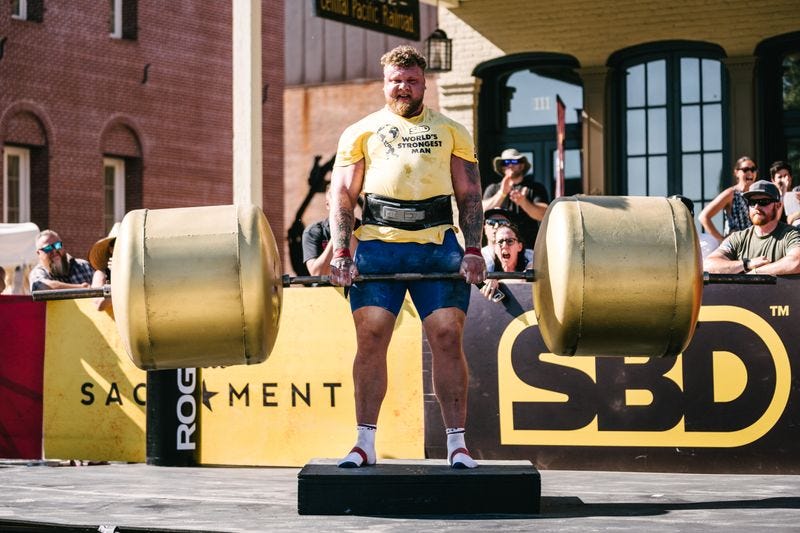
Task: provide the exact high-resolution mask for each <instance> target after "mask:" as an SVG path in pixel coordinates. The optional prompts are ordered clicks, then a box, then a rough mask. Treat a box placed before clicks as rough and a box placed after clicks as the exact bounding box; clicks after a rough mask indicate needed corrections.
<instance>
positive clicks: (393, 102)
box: [386, 98, 422, 118]
mask: <svg viewBox="0 0 800 533" xmlns="http://www.w3.org/2000/svg"><path fill="white" fill-rule="evenodd" d="M386 105H387V106H389V109H390V110H391V111H392V113H394V114H396V115H400V116H401V117H405V118H408V117H413V116H414V115H416V114H417V113H419V110H420V109H421V108H422V98H418V99H413V98H412V99H411V100H398V99H397V98H389V99H388V100H387V102H386Z"/></svg>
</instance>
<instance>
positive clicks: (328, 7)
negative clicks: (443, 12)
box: [314, 0, 419, 41]
mask: <svg viewBox="0 0 800 533" xmlns="http://www.w3.org/2000/svg"><path fill="white" fill-rule="evenodd" d="M314 14H315V15H316V16H318V17H322V18H326V19H331V20H336V21H338V22H343V23H345V24H350V25H353V26H359V27H361V28H367V29H368V30H375V31H379V32H381V33H388V34H389V35H396V36H398V37H403V38H406V39H410V40H412V41H419V0H314Z"/></svg>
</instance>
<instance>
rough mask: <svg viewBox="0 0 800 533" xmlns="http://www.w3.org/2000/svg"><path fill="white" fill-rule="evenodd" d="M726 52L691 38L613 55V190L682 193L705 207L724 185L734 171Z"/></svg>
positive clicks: (626, 192)
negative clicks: (730, 169)
mask: <svg viewBox="0 0 800 533" xmlns="http://www.w3.org/2000/svg"><path fill="white" fill-rule="evenodd" d="M724 57H725V54H724V52H723V51H722V49H721V48H720V47H718V46H716V45H710V44H707V43H693V42H685V41H670V42H659V43H649V44H646V45H641V46H637V47H633V48H629V49H625V50H621V51H619V52H616V53H615V54H614V55H612V56H611V58H610V59H609V62H608V66H609V67H611V68H612V72H613V74H612V76H613V78H612V80H613V85H612V91H613V94H612V110H611V116H612V117H615V121H612V122H611V126H612V128H613V130H612V131H616V135H613V134H612V137H611V138H612V139H613V141H614V146H615V148H614V152H613V154H612V174H611V175H612V176H615V178H614V179H613V182H612V183H610V186H611V190H612V192H613V193H615V194H620V195H637V196H671V195H674V194H681V195H684V196H686V197H688V198H689V199H691V200H692V201H693V202H694V204H695V213H699V212H700V210H701V209H702V208H703V206H705V204H707V203H708V202H710V201H711V200H713V199H714V197H716V196H717V194H718V193H719V191H720V190H721V189H722V188H724V187H723V185H726V184H727V182H728V181H729V175H730V173H729V172H728V166H729V165H728V164H727V162H728V160H729V140H728V138H729V135H728V131H729V125H728V115H727V107H728V97H727V94H728V79H727V71H726V68H725V65H724V63H723V62H722V59H723V58H724Z"/></svg>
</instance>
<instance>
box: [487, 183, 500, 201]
mask: <svg viewBox="0 0 800 533" xmlns="http://www.w3.org/2000/svg"><path fill="white" fill-rule="evenodd" d="M499 188H500V184H499V183H490V184H489V185H487V186H486V189H485V190H484V191H483V198H484V199H486V198H491V197H492V196H494V195H495V194H497V189H499Z"/></svg>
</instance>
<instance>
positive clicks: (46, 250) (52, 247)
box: [39, 241, 64, 254]
mask: <svg viewBox="0 0 800 533" xmlns="http://www.w3.org/2000/svg"><path fill="white" fill-rule="evenodd" d="M63 247H64V245H63V244H61V241H56V242H54V243H53V244H48V245H47V246H42V247H41V248H39V251H40V252H44V253H46V254H49V253H50V252H52V251H53V250H60V249H61V248H63Z"/></svg>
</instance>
